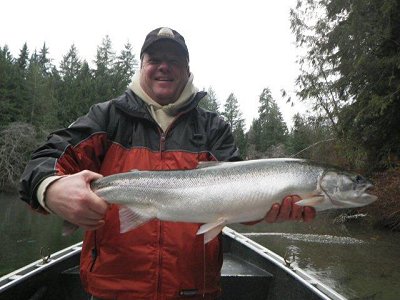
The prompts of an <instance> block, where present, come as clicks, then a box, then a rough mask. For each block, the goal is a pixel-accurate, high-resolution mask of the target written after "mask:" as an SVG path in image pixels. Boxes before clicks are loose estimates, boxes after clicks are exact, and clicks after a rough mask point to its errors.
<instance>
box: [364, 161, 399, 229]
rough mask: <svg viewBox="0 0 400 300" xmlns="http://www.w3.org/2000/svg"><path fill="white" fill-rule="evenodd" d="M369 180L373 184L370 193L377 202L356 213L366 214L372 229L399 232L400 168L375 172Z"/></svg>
mask: <svg viewBox="0 0 400 300" xmlns="http://www.w3.org/2000/svg"><path fill="white" fill-rule="evenodd" d="M370 178H371V180H372V181H373V183H374V190H373V192H372V193H373V194H374V195H376V196H378V200H377V201H375V202H374V203H372V204H370V205H368V206H366V207H363V208H359V209H357V211H358V212H359V213H365V214H367V215H368V216H369V218H368V220H369V222H370V223H371V224H372V225H373V226H374V227H377V228H382V229H388V230H391V231H397V232H398V231H400V201H399V198H398V197H399V195H400V166H399V167H397V168H392V169H388V170H386V171H384V172H376V173H374V174H372V176H371V177H370Z"/></svg>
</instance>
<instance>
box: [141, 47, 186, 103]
mask: <svg viewBox="0 0 400 300" xmlns="http://www.w3.org/2000/svg"><path fill="white" fill-rule="evenodd" d="M189 74H190V71H189V66H188V62H187V60H186V57H185V56H184V54H183V52H182V49H181V48H180V47H179V46H178V45H177V44H176V43H174V42H172V41H163V40H161V41H158V42H155V43H154V44H153V45H151V46H150V47H149V48H148V49H147V50H146V52H145V53H144V54H143V58H142V66H141V72H140V86H141V87H142V89H143V90H144V91H145V92H146V94H147V95H149V96H150V97H151V98H152V99H153V100H154V101H156V102H157V103H159V104H161V105H165V104H168V103H173V102H175V101H176V100H177V99H178V98H179V96H180V94H181V93H182V91H183V89H184V87H185V85H186V83H187V81H188V79H189Z"/></svg>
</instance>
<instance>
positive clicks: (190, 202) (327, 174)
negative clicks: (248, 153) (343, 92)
mask: <svg viewBox="0 0 400 300" xmlns="http://www.w3.org/2000/svg"><path fill="white" fill-rule="evenodd" d="M91 187H92V189H93V191H94V192H95V193H96V194H97V195H98V196H100V197H101V198H103V199H104V200H105V201H107V202H109V203H116V204H119V205H121V207H120V224H121V232H126V231H128V230H131V229H134V228H136V227H138V226H140V225H141V224H144V223H146V222H148V221H150V220H152V219H159V220H163V221H174V222H191V223H202V224H203V225H202V226H201V227H200V228H199V231H198V233H197V234H204V242H205V243H207V242H208V241H210V240H211V239H213V238H214V237H215V236H216V235H218V234H219V232H220V231H221V230H222V228H223V227H224V226H225V225H226V224H230V223H239V222H249V221H255V220H260V219H262V218H263V217H264V216H265V215H266V213H267V211H268V210H269V209H270V208H271V206H272V204H273V203H275V202H280V201H281V200H282V199H283V198H284V197H285V196H287V195H299V196H300V197H301V198H302V199H303V200H301V201H300V202H297V204H298V205H303V206H312V207H314V208H315V209H316V210H317V211H319V210H326V209H331V208H350V207H359V206H364V205H367V204H369V203H371V202H373V201H375V200H376V199H377V197H376V196H373V195H371V194H368V192H367V190H368V189H369V188H371V187H372V184H371V183H370V182H369V181H368V180H366V179H365V178H364V177H362V176H360V175H358V174H354V173H350V172H346V171H342V170H340V169H337V168H333V167H327V166H324V165H320V164H316V163H313V162H310V161H307V160H302V159H260V160H250V161H241V162H221V163H203V164H200V165H199V167H198V168H197V169H194V170H185V171H131V172H127V173H120V174H116V175H111V176H106V177H103V178H101V179H98V180H96V181H94V182H93V183H92V186H91Z"/></svg>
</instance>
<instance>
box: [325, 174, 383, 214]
mask: <svg viewBox="0 0 400 300" xmlns="http://www.w3.org/2000/svg"><path fill="white" fill-rule="evenodd" d="M372 188H373V184H372V182H371V181H369V180H368V179H366V178H364V177H363V176H361V175H359V174H356V173H351V172H345V171H336V170H335V171H331V170H329V171H326V172H324V173H322V175H321V177H320V180H319V190H320V191H321V193H322V194H323V195H324V198H325V200H327V201H330V202H331V203H330V204H329V205H331V208H350V207H360V206H365V205H368V204H370V203H372V202H374V201H375V200H376V199H377V197H376V196H375V195H371V194H370V193H369V191H370V190H371V189H372Z"/></svg>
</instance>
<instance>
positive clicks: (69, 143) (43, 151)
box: [19, 102, 110, 212]
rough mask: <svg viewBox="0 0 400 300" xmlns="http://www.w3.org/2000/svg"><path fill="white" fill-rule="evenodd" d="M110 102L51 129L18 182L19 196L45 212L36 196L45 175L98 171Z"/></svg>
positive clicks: (97, 105) (104, 149)
mask: <svg viewBox="0 0 400 300" xmlns="http://www.w3.org/2000/svg"><path fill="white" fill-rule="evenodd" d="M109 109H110V102H104V103H100V104H96V105H94V106H92V107H91V109H90V111H89V112H88V114H87V115H85V116H83V117H81V118H79V119H78V120H76V121H75V122H74V123H72V124H71V125H70V126H69V127H68V128H65V129H61V130H58V131H55V132H53V133H51V134H50V135H49V137H48V139H47V142H46V143H45V144H44V145H42V146H41V147H39V148H38V149H36V150H35V151H34V152H33V154H32V156H31V160H30V161H29V162H28V164H27V166H26V168H25V170H24V172H23V174H22V176H21V179H20V184H19V193H20V198H21V200H23V201H25V202H27V203H28V204H29V205H30V206H31V207H32V208H33V209H35V210H38V211H39V212H44V210H43V208H42V206H41V205H40V204H39V202H38V199H37V197H36V191H37V188H38V186H39V184H40V183H41V182H42V181H43V180H44V179H45V178H47V177H49V176H54V175H67V174H73V173H77V172H79V171H82V170H91V171H94V172H98V171H99V168H100V165H101V160H102V158H103V157H104V153H105V151H106V149H107V147H108V139H107V125H106V124H108V116H109Z"/></svg>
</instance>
